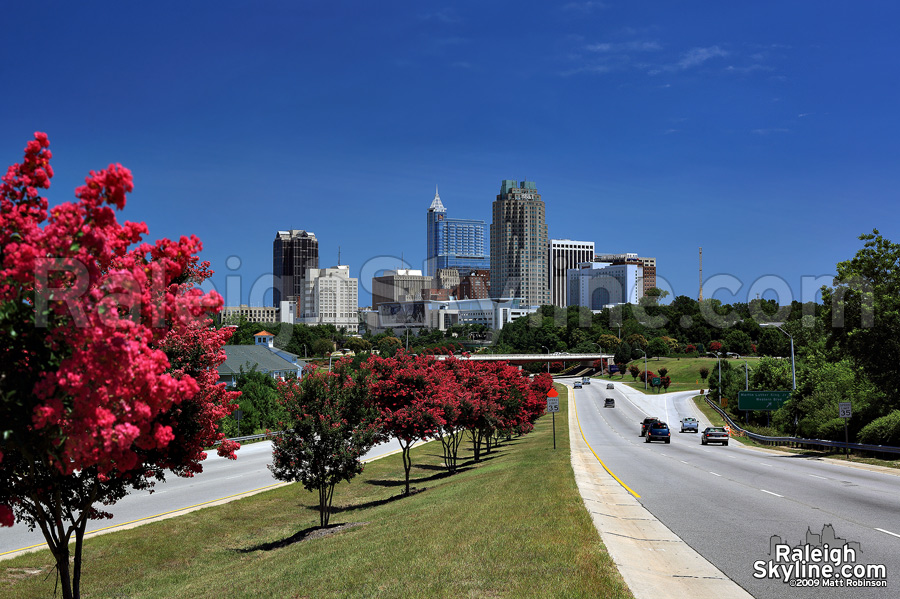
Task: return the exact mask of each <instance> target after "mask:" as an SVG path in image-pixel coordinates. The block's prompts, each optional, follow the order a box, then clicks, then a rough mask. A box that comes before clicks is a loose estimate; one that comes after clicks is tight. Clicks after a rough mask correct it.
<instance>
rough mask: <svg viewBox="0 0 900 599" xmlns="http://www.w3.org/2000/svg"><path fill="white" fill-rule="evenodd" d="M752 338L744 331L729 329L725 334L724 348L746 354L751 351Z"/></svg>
mask: <svg viewBox="0 0 900 599" xmlns="http://www.w3.org/2000/svg"><path fill="white" fill-rule="evenodd" d="M752 345H753V340H752V339H750V335H748V334H747V333H745V332H744V331H738V330H731V331H728V332H727V333H726V334H725V339H724V348H723V349H724V350H725V351H727V352H733V353H736V354H741V355H747V354H749V353H751V352H752V349H751V347H752Z"/></svg>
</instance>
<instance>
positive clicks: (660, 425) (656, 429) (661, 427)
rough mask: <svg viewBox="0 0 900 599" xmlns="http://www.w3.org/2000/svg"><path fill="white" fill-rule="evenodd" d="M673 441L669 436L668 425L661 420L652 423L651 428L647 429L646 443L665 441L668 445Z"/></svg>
mask: <svg viewBox="0 0 900 599" xmlns="http://www.w3.org/2000/svg"><path fill="white" fill-rule="evenodd" d="M671 440H672V437H671V435H670V434H669V425H668V424H666V423H665V422H662V421H660V420H657V421H655V422H651V423H650V426H649V427H648V428H647V440H646V443H649V442H650V441H665V442H666V443H669V442H670V441H671Z"/></svg>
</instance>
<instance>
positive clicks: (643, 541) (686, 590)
mask: <svg viewBox="0 0 900 599" xmlns="http://www.w3.org/2000/svg"><path fill="white" fill-rule="evenodd" d="M568 401H569V444H570V448H571V454H572V469H573V470H574V471H575V482H576V484H577V485H578V490H579V492H580V493H581V497H582V499H583V500H584V505H585V507H586V508H587V510H588V512H589V513H590V514H591V518H592V519H593V521H594V526H596V527H597V531H598V532H599V533H600V538H601V539H602V540H603V543H604V545H606V549H607V551H608V552H609V555H610V556H611V557H612V558H613V561H615V563H616V566H617V567H618V568H619V572H620V573H621V574H622V577H623V578H624V579H625V583H626V584H627V585H628V588H629V589H631V592H632V593H633V594H634V596H635V597H636V598H637V599H651V598H652V599H658V598H659V597H667V598H673V599H675V598H682V597H684V598H688V597H690V598H691V599H693V598H695V597H722V598H726V599H731V598H734V599H744V598H748V599H752V595H750V594H749V593H747V591H745V590H744V589H743V588H741V587H740V586H738V585H737V584H736V583H734V582H733V581H732V580H731V579H729V578H728V577H726V576H725V575H724V574H722V572H720V571H719V570H718V569H717V568H716V567H715V566H713V565H712V564H711V563H709V562H708V561H707V560H706V559H705V558H704V557H703V556H701V555H700V554H699V553H697V552H696V551H694V550H693V549H691V548H690V547H689V546H688V545H687V543H685V542H684V541H682V540H681V539H680V538H679V537H677V536H676V535H675V534H674V533H672V531H670V530H669V529H668V528H666V527H665V526H663V524H662V523H661V522H659V521H658V520H657V519H656V518H655V517H654V516H653V514H651V513H650V512H648V511H647V510H646V509H644V506H642V505H641V504H640V502H639V501H638V500H637V498H636V497H635V496H634V495H633V494H632V493H631V492H630V490H628V489H627V488H626V487H625V486H624V485H623V484H621V483H620V482H619V481H618V480H617V479H616V478H614V477H613V475H612V474H610V473H609V472H608V471H607V470H606V469H605V468H604V466H603V465H602V464H601V462H600V458H598V457H597V455H596V454H595V453H594V452H593V450H592V449H591V448H590V447H589V446H588V444H587V442H586V441H585V439H584V435H583V434H582V432H581V427H580V426H579V424H578V420H577V413H576V406H575V405H574V402H573V401H572V400H571V395H569V399H568Z"/></svg>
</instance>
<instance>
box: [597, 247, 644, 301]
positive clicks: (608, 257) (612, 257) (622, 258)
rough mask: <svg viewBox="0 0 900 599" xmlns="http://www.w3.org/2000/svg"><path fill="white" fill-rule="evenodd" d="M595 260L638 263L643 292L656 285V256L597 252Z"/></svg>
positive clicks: (618, 263) (612, 262) (615, 263)
mask: <svg viewBox="0 0 900 599" xmlns="http://www.w3.org/2000/svg"><path fill="white" fill-rule="evenodd" d="M594 261H595V262H608V263H609V264H614V265H620V264H640V265H641V268H642V269H643V273H644V275H643V277H644V278H643V282H642V287H643V288H644V292H646V291H647V290H648V289H653V288H654V287H656V258H646V257H641V256H638V255H637V254H597V255H595V256H594Z"/></svg>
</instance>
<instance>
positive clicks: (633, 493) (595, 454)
mask: <svg viewBox="0 0 900 599" xmlns="http://www.w3.org/2000/svg"><path fill="white" fill-rule="evenodd" d="M572 395H573V397H572V407H574V408H575V422H577V423H578V431H579V432H580V433H581V438H582V439H584V443H585V445H587V446H588V449H590V450H591V453H592V454H594V457H595V458H597V461H598V462H600V465H601V466H603V469H604V470H606V471H607V472H608V473H609V475H610V476H611V477H613V478H614V479H616V481H618V483H619V484H620V485H622V487H624V489H625V490H626V491H628V492H629V493H631V494H632V495H634V497H635V499H640V498H641V496H640V495H638V494H637V493H635V492H634V491H632V490H631V487H629V486H628V485H626V484H625V483H623V482H622V479H620V478H619V477H618V476H616V475H615V474H613V472H612V470H610V469H609V468H607V467H606V464H604V463H603V460H601V459H600V456H598V455H597V452H596V451H594V448H593V447H591V444H590V443H588V440H587V437H585V436H584V429H582V428H581V419H580V418H578V406H577V405H575V397H574V395H575V394H574V393H573V394H572Z"/></svg>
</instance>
